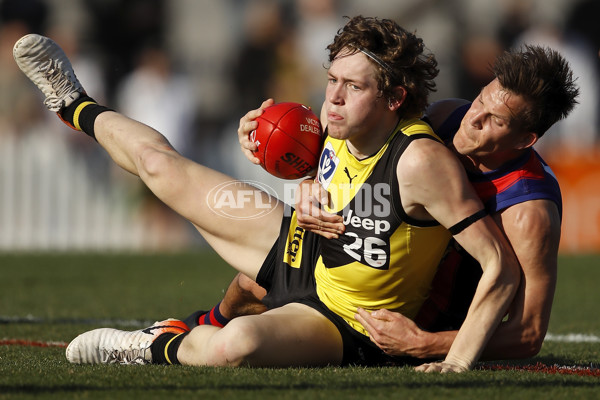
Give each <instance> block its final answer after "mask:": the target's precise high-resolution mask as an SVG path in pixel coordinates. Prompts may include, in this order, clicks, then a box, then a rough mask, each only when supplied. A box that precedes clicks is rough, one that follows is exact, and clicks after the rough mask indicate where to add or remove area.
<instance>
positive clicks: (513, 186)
mask: <svg viewBox="0 0 600 400" xmlns="http://www.w3.org/2000/svg"><path fill="white" fill-rule="evenodd" d="M494 73H495V75H496V77H497V78H496V79H495V80H494V81H493V82H492V83H490V84H489V85H487V86H486V87H485V88H484V89H483V90H482V92H481V94H480V96H479V97H478V98H477V99H476V101H475V103H474V104H473V105H471V103H470V102H467V101H464V100H460V99H448V100H444V101H440V102H437V103H435V104H432V105H431V106H430V107H429V108H428V109H427V111H426V119H427V120H428V121H429V122H430V123H431V125H432V126H433V127H434V129H435V131H436V133H438V134H439V135H441V137H442V138H444V141H445V142H446V143H447V144H450V145H451V143H452V140H453V138H454V136H455V134H456V132H457V131H461V133H460V135H458V134H457V135H458V136H459V139H460V140H459V141H457V145H455V147H456V149H457V151H459V152H460V154H462V155H463V163H464V165H465V167H466V168H467V169H468V170H469V171H470V179H472V180H473V182H474V184H475V185H476V187H478V188H480V189H482V190H481V192H482V193H481V194H480V196H481V197H482V198H483V199H484V200H485V203H486V205H487V206H488V207H489V211H490V213H493V214H494V218H495V219H496V221H497V223H498V225H499V226H500V227H501V229H502V230H503V231H504V233H505V234H506V235H507V237H508V238H509V240H510V242H511V244H512V247H513V249H514V251H515V253H516V255H517V258H518V260H519V262H520V266H521V269H522V274H523V279H522V282H524V283H525V282H526V283H527V284H526V285H525V284H521V285H520V287H519V293H518V295H517V296H516V297H515V300H514V301H513V303H512V304H511V307H510V309H509V311H508V318H506V320H505V321H503V322H502V323H501V325H500V326H499V328H498V329H497V330H496V332H495V334H494V336H493V337H492V339H491V340H490V342H489V343H488V345H487V347H486V349H485V351H484V357H485V358H487V359H511V358H512V359H514V358H526V357H532V356H534V355H536V354H537V353H538V352H539V351H540V349H541V346H542V343H543V340H544V336H545V333H546V330H547V328H548V323H549V320H550V310H551V305H552V299H553V294H554V287H555V284H556V278H557V255H558V243H559V239H560V230H561V227H560V225H561V223H560V220H561V216H560V214H561V208H562V203H561V199H560V197H561V196H560V190H559V188H558V185H557V182H556V178H555V177H554V176H553V174H552V172H551V170H550V169H549V167H548V166H547V165H545V164H544V163H543V161H541V160H540V159H539V156H537V155H536V153H535V151H533V150H532V149H531V145H532V144H533V143H534V142H535V141H536V140H537V139H536V140H533V141H528V144H527V145H526V146H520V145H519V140H516V139H518V138H520V137H521V138H526V137H527V131H528V130H530V131H531V132H535V136H536V137H537V138H539V137H540V136H542V135H544V133H545V130H546V129H547V128H548V127H549V126H550V125H552V124H553V123H555V122H556V121H557V120H559V119H562V118H565V117H566V116H567V115H568V114H569V112H570V111H571V110H572V109H573V107H574V106H575V104H576V98H577V95H578V89H577V87H576V85H575V83H574V78H573V75H572V71H571V69H570V67H569V65H568V63H567V62H566V60H565V59H564V57H562V56H561V55H560V54H559V53H557V52H556V51H553V50H552V49H549V48H543V47H540V46H526V47H525V48H523V49H520V50H518V51H517V50H515V51H512V52H507V53H505V54H503V55H502V56H501V57H499V58H498V60H497V63H496V65H495V67H494ZM540 80H543V81H545V82H546V83H547V84H546V85H539V84H537V82H539V81H540ZM507 92H510V93H511V94H512V95H511V96H502V94H503V93H507ZM532 99H536V100H535V101H533V100H532ZM268 104H270V103H266V104H265V105H268ZM263 106H264V105H263ZM510 110H519V111H521V112H522V111H527V110H529V112H528V114H529V116H527V114H522V113H520V112H517V113H515V114H514V115H513V114H512V112H511V111H510ZM254 116H255V112H252V113H251V114H250V115H249V116H248V117H245V118H244V119H242V124H241V125H244V124H246V123H249V121H250V120H251V118H254ZM532 116H535V117H533V118H531V117H532ZM463 119H464V121H465V123H464V124H461V122H462V120H463ZM528 119H529V121H528ZM504 121H508V122H509V123H508V124H505V123H503V122H504ZM528 126H529V127H530V129H527V128H526V127H528ZM524 128H525V129H524ZM467 131H470V133H471V136H473V133H478V132H480V133H479V134H478V136H479V137H481V138H482V140H479V142H478V143H477V144H476V145H473V144H470V142H469V141H466V140H465V135H466V132H467ZM238 134H239V137H240V142H241V144H242V150H243V151H244V152H245V153H246V155H247V157H248V158H249V159H250V160H254V157H253V156H252V153H251V150H252V148H253V144H252V143H251V142H249V141H248V140H247V139H246V137H247V132H246V131H245V130H244V129H240V131H239V132H238ZM461 136H462V138H461ZM467 137H468V136H467ZM506 139H508V140H506ZM467 144H470V145H469V146H467ZM473 159H474V160H476V161H477V163H475V162H474V161H473ZM524 160H527V162H524ZM254 161H255V160H254ZM255 162H256V161H255ZM491 185H494V187H496V185H497V187H496V188H495V189H494V190H492V191H490V190H489V189H490V187H491ZM297 194H298V195H299V197H302V199H301V200H300V199H299V200H298V201H297V203H296V207H297V213H298V221H299V224H300V225H301V226H302V227H304V228H305V229H310V230H313V231H315V232H319V233H320V234H321V235H323V236H324V237H326V238H328V239H329V238H335V237H337V236H339V234H341V233H342V232H343V231H344V230H345V225H344V224H347V223H348V219H347V218H346V220H344V218H343V217H342V216H339V215H335V214H328V213H323V212H322V211H321V209H320V207H317V206H315V205H319V204H320V203H324V204H325V203H327V201H328V200H327V196H326V195H327V192H326V191H324V190H323V189H322V186H321V184H319V183H313V182H310V181H309V180H307V181H304V182H303V183H302V184H301V186H300V189H299V190H298V191H297ZM319 195H325V197H324V198H323V199H320V198H319V197H320V196H319ZM316 216H319V218H316ZM461 257H463V258H461ZM457 262H458V263H459V264H458V265H457V264H456V263H457ZM477 269H478V267H477V266H476V265H472V263H471V262H470V261H469V260H468V259H465V258H464V255H462V256H460V255H459V256H458V257H456V256H455V257H453V258H450V257H446V259H445V260H444V262H443V264H442V265H441V266H440V271H439V272H438V274H439V277H438V276H436V280H435V283H434V287H433V296H431V297H430V298H429V299H428V300H427V301H426V307H424V308H423V309H422V310H421V311H420V313H419V315H418V318H417V320H416V321H412V320H411V319H409V318H408V317H407V316H406V315H404V314H401V313H398V312H391V311H389V310H385V309H383V310H379V311H376V312H369V311H366V310H364V309H361V310H359V312H358V314H357V315H356V319H357V320H358V321H359V322H360V323H361V324H362V325H364V327H366V329H367V330H368V331H369V334H370V337H371V339H372V340H373V342H374V343H377V345H378V346H379V347H380V348H381V349H383V350H385V352H386V353H387V354H392V355H397V356H411V357H416V358H421V359H427V358H442V357H444V356H445V355H446V354H447V352H448V350H449V348H450V345H451V344H452V341H453V339H454V337H455V335H456V333H457V331H456V329H458V327H459V326H460V324H461V322H462V321H461V318H462V316H463V315H464V314H463V313H466V308H467V307H468V304H469V303H468V302H469V301H470V296H471V295H472V292H471V290H472V288H471V287H469V286H470V285H472V284H473V282H476V279H477V276H476V275H477V273H478V271H477ZM463 270H464V271H466V272H461V271H463ZM448 271H452V273H451V275H448ZM457 272H458V273H459V274H460V275H458V276H457V275H456V273H457ZM466 274H468V275H466ZM471 276H474V277H475V280H473V279H472V277H471ZM438 278H440V279H441V280H440V279H438ZM438 282H439V284H438ZM463 282H464V283H463ZM287 290H288V292H289V291H291V288H287ZM263 296H265V291H264V289H262V288H260V287H259V286H257V285H256V283H254V282H253V281H251V280H249V279H248V278H247V277H244V276H242V275H239V276H238V277H236V279H235V280H234V282H233V283H232V285H231V286H230V288H229V289H228V291H227V294H226V296H225V298H224V299H223V301H222V303H220V304H219V305H217V306H216V307H215V308H213V310H211V311H210V312H208V313H205V314H203V315H201V317H202V318H201V319H202V321H200V323H213V322H214V321H215V318H214V316H213V315H214V314H215V313H217V315H218V316H219V317H220V318H219V320H221V321H222V322H226V317H223V316H222V315H220V312H223V313H225V316H227V317H234V316H236V315H237V314H248V313H258V312H263V311H264V310H265V306H264V304H263V303H261V302H259V301H258V299H261V298H263ZM440 296H441V297H440ZM433 299H435V300H433ZM431 305H433V308H431ZM371 311H373V310H371ZM236 313H237V314H236ZM196 317H197V315H196ZM424 317H425V318H424ZM224 318H225V319H224ZM186 320H187V319H186ZM205 321H206V322H205ZM211 321H213V322H211ZM432 322H434V323H433V324H432ZM189 323H190V324H196V323H197V322H196V321H194V320H190V321H189ZM417 323H419V324H420V325H417ZM422 327H425V329H427V330H425V329H423V328H422Z"/></svg>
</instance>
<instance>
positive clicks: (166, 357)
mask: <svg viewBox="0 0 600 400" xmlns="http://www.w3.org/2000/svg"><path fill="white" fill-rule="evenodd" d="M184 333H185V332H182V333H180V334H179V335H175V336H173V337H172V338H171V340H169V341H168V342H167V345H166V346H165V359H166V360H167V362H168V363H169V364H171V365H173V363H172V362H171V359H170V358H169V354H168V353H167V349H168V348H169V346H170V345H171V342H172V341H173V340H175V339H176V338H177V337H179V336H181V335H183V334H184Z"/></svg>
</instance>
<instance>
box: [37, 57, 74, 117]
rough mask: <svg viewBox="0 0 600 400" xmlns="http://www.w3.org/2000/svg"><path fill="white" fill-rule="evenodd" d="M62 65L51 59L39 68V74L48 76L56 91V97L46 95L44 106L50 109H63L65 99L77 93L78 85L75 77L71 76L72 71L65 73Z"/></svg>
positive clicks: (49, 94)
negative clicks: (70, 94)
mask: <svg viewBox="0 0 600 400" xmlns="http://www.w3.org/2000/svg"><path fill="white" fill-rule="evenodd" d="M61 64H62V63H61V62H59V61H58V60H56V59H50V60H48V61H47V62H46V63H44V64H42V65H40V67H39V72H40V73H42V74H44V75H45V76H46V79H48V81H49V82H50V85H51V86H52V89H53V90H54V95H52V94H51V93H44V94H45V95H46V100H44V105H46V107H49V108H50V107H62V106H63V103H64V99H63V97H64V96H65V95H68V94H69V93H72V92H76V91H77V85H76V83H75V79H73V78H74V77H73V76H71V71H63V69H62V65H61Z"/></svg>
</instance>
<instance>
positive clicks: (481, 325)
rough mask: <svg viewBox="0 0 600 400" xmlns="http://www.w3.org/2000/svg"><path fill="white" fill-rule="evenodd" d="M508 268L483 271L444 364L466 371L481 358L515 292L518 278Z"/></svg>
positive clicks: (508, 264)
mask: <svg viewBox="0 0 600 400" xmlns="http://www.w3.org/2000/svg"><path fill="white" fill-rule="evenodd" d="M512 267H513V266H512V265H510V261H507V263H505V264H504V265H502V267H500V266H496V267H490V266H488V267H487V268H486V270H485V271H484V273H483V275H482V277H481V280H480V282H479V285H478V287H477V291H476V293H475V297H474V298H473V302H472V303H471V306H470V307H469V312H468V314H467V317H466V319H465V322H464V323H463V325H462V327H461V329H460V330H459V331H458V333H457V335H456V338H455V340H454V342H453V343H452V346H451V347H450V351H449V352H448V356H447V357H446V361H447V362H450V363H452V364H455V365H460V366H461V367H463V368H465V369H470V368H472V367H473V365H474V364H475V362H477V360H478V359H479V358H480V357H481V354H482V353H483V349H484V348H485V346H486V345H487V343H488V342H489V340H490V338H491V337H492V335H493V333H494V331H495V330H496V328H497V327H498V325H499V324H500V321H501V320H502V317H503V316H504V314H505V312H506V310H507V309H508V307H509V305H510V303H511V301H512V299H513V297H514V295H515V293H516V291H517V286H518V275H517V274H516V273H515V271H514V268H512ZM515 267H516V266H515ZM517 268H518V267H517Z"/></svg>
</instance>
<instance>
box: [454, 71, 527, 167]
mask: <svg viewBox="0 0 600 400" xmlns="http://www.w3.org/2000/svg"><path fill="white" fill-rule="evenodd" d="M525 106H526V103H525V101H524V99H523V98H522V97H521V96H517V95H514V94H511V93H509V92H507V91H505V90H504V89H503V88H502V86H501V85H500V82H498V80H497V79H495V80H493V81H492V82H491V83H490V84H488V85H487V86H486V87H484V88H483V89H482V90H481V92H480V93H479V96H477V98H476V99H475V100H474V101H473V103H472V105H471V108H470V109H469V111H467V113H466V114H465V116H464V118H463V120H462V122H461V124H460V128H459V130H458V132H457V133H456V135H455V136H454V140H453V144H454V147H455V149H456V150H457V151H458V153H460V154H463V155H466V156H468V157H469V158H471V159H473V160H474V161H475V162H476V163H478V164H483V165H487V166H488V167H489V168H490V169H493V168H497V167H499V166H500V165H502V164H503V163H504V162H506V161H509V160H511V159H512V158H514V157H515V155H516V154H518V152H519V151H520V150H522V149H523V144H524V139H525V138H526V137H527V135H526V134H525V132H524V131H523V129H522V127H521V125H520V124H519V123H518V121H516V120H515V114H516V112H517V111H518V110H520V109H522V108H523V107H525Z"/></svg>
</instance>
